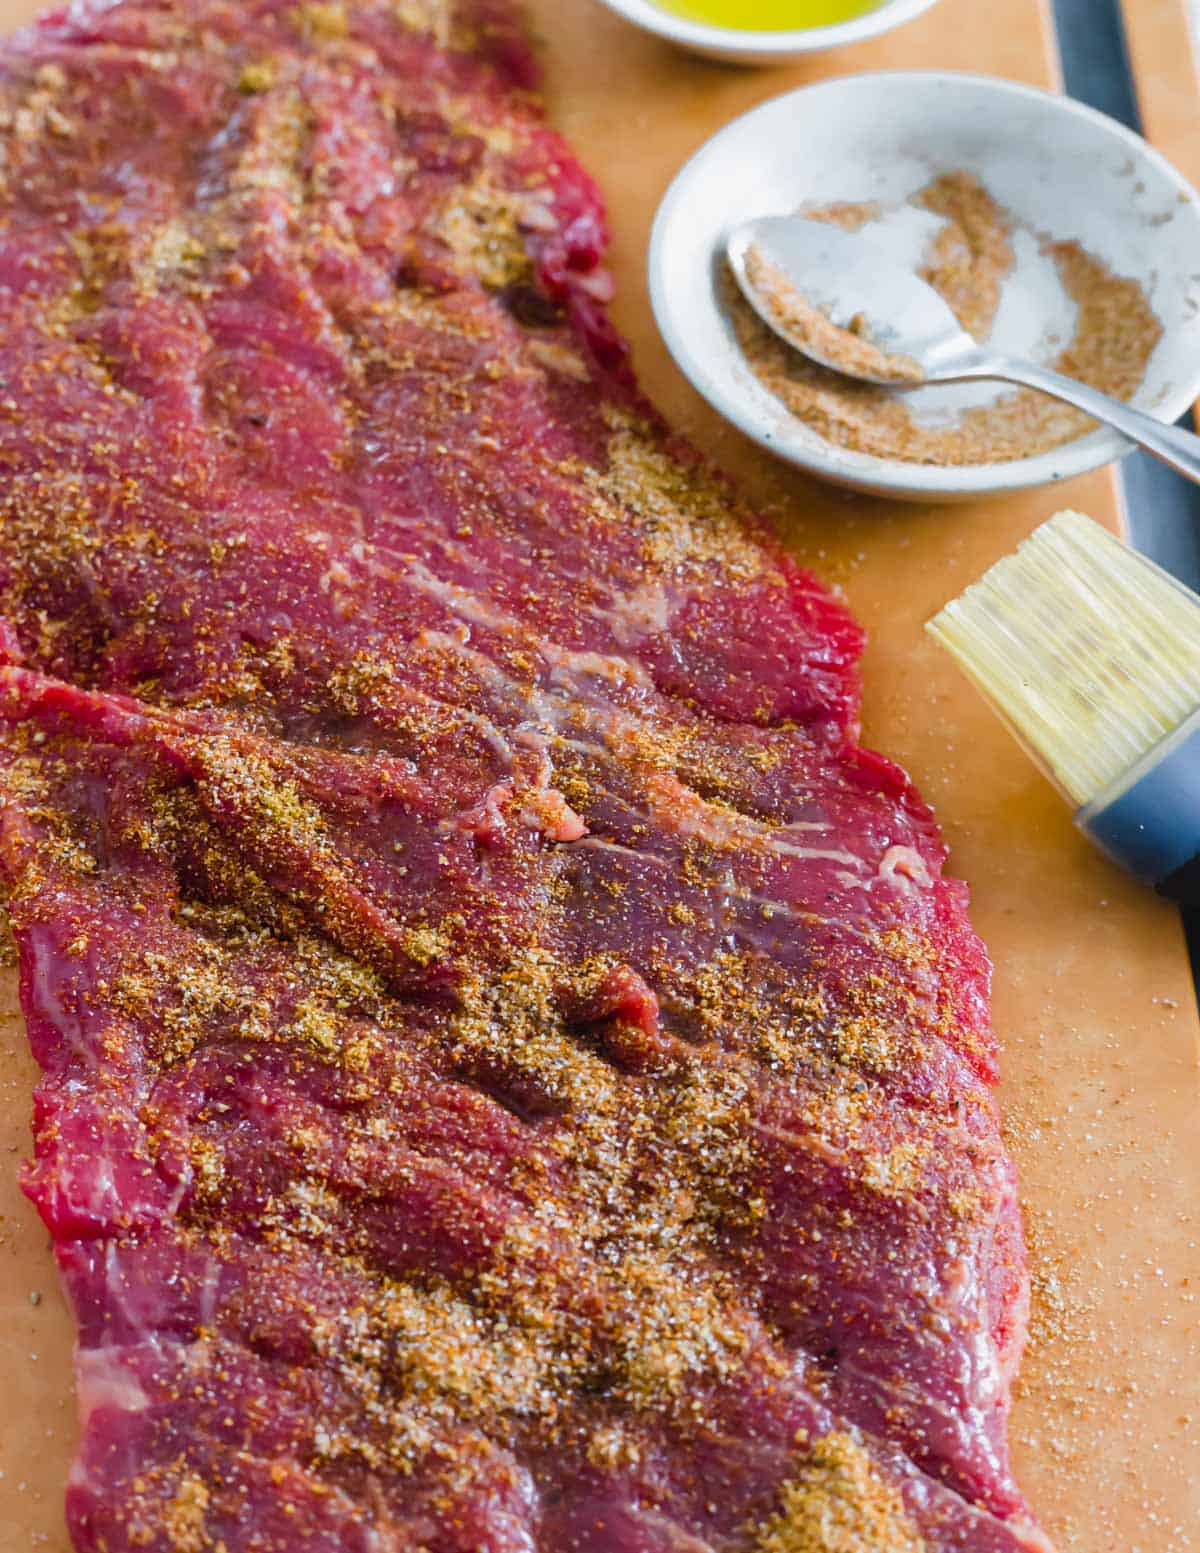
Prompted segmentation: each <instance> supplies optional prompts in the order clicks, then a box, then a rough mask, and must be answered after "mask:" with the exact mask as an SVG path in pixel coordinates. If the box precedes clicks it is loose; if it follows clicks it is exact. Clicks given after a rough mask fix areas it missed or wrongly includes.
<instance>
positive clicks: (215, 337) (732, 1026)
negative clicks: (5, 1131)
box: [0, 0, 1047, 1553]
mask: <svg viewBox="0 0 1200 1553" xmlns="http://www.w3.org/2000/svg"><path fill="white" fill-rule="evenodd" d="M533 80H534V70H533V65H532V61H531V56H530V54H529V52H528V49H527V46H526V43H525V41H524V38H523V35H522V33H521V31H520V29H519V27H518V26H517V25H516V23H515V21H514V19H513V16H512V14H511V13H510V10H509V7H508V4H507V0H462V3H459V4H456V5H450V4H448V3H443V0H358V3H355V4H345V5H343V4H339V3H333V4H315V3H314V4H299V5H297V4H294V3H288V4H284V3H280V0H237V3H234V0H227V3H226V0H118V3H115V4H113V3H107V4H105V3H99V0H91V3H85V4H81V5H77V6H74V7H72V8H71V9H70V10H68V11H63V12H59V13H54V14H52V15H50V16H48V17H47V18H46V19H45V20H44V21H43V22H42V23H41V24H40V25H39V26H38V27H36V28H35V29H31V30H29V31H28V32H26V33H24V34H22V35H20V36H19V37H18V38H17V39H15V40H13V41H11V42H10V43H8V44H7V45H6V46H5V48H4V51H3V54H2V55H0V524H2V527H0V612H2V613H3V615H4V617H5V619H6V621H7V624H6V625H5V626H4V627H3V631H2V634H0V658H2V666H0V796H2V803H3V808H2V818H3V823H2V828H0V856H2V860H3V866H4V869H5V872H6V874H7V877H8V879H9V883H10V892H11V896H10V901H9V912H10V916H11V919H12V925H13V931H14V934H15V937H16V942H17V945H18V949H19V953H20V966H21V998H22V1005H23V1008H24V1011H25V1015H26V1020H27V1023H28V1028H29V1035H30V1040H31V1042H32V1045H33V1048H34V1051H35V1053H36V1055H37V1058H38V1060H39V1062H40V1063H41V1065H42V1067H43V1069H44V1078H43V1080H42V1083H41V1085H40V1087H39V1090H38V1094H37V1101H36V1160H35V1162H34V1163H33V1165H32V1166H31V1167H30V1169H29V1171H28V1174H27V1178H26V1184H27V1189H28V1191H29V1193H30V1196H31V1197H32V1198H33V1200H34V1201H35V1202H36V1204H37V1205H38V1207H39V1209H40V1211H41V1213H42V1216H43V1218H44V1220H45V1222H46V1224H47V1226H48V1228H49V1230H50V1232H51V1235H52V1236H53V1239H54V1245H55V1249H56V1253H57V1256H58V1260H59V1265H60V1267H61V1270H62V1276H63V1281H64V1285H65V1288H66V1291H67V1294H68V1297H69V1299H70V1301H71V1304H72V1307H73V1309H74V1311H75V1315H76V1319H77V1322H78V1328H79V1352H78V1389H79V1401H80V1410H81V1418H82V1423H83V1432H82V1441H81V1446H80V1453H79V1458H78V1460H77V1462H76V1465H75V1468H74V1470H73V1472H72V1475H71V1480H70V1484H69V1487H68V1515H69V1520H70V1525H71V1531H72V1535H73V1537H74V1541H75V1546H76V1548H77V1549H79V1550H89V1553H92V1550H94V1553H125V1550H134V1549H142V1550H146V1549H148V1550H151V1553H168V1550H170V1553H210V1550H211V1553H252V1550H253V1553H335V1550H336V1553H358V1550H361V1553H668V1550H669V1553H706V1550H712V1553H857V1550H859V1549H862V1550H864V1553H866V1550H872V1553H874V1550H878V1553H922V1550H925V1553H949V1550H963V1553H1017V1550H1021V1549H1024V1550H1035V1549H1038V1550H1044V1549H1045V1548H1046V1546H1047V1545H1046V1543H1045V1541H1044V1539H1043V1538H1042V1536H1041V1534H1040V1533H1039V1532H1038V1531H1037V1530H1036V1529H1035V1527H1034V1526H1033V1524H1032V1521H1031V1520H1030V1517H1029V1515H1028V1513H1027V1511H1026V1509H1025V1507H1024V1505H1023V1502H1022V1500H1021V1496H1020V1493H1019V1491H1018V1489H1017V1488H1016V1486H1015V1484H1014V1483H1013V1481H1012V1477H1011V1473H1010V1470H1009V1465H1008V1457H1007V1447H1006V1439H1005V1433H1006V1423H1007V1415H1008V1408H1009V1388H1010V1382H1011V1379H1012V1376H1013V1372H1014V1370H1015V1367H1016V1364H1017V1362H1018V1359H1019V1355H1020V1349H1021V1344H1022V1339H1023V1334H1024V1326H1025V1317H1026V1305H1027V1276H1026V1262H1025V1254H1024V1249H1023V1244H1022V1237H1021V1227H1020V1220H1019V1213H1018V1208H1017V1201H1016V1195H1015V1188H1014V1180H1013V1171H1012V1166H1011V1163H1010V1161H1009V1160H1008V1158H1007V1156H1006V1154H1005V1151H1004V1149H1003V1147H1002V1144H1001V1141H1000V1135H999V1126H998V1119H997V1112H996V1106H995V1101H994V1097H993V1087H994V1083H995V1076H996V1074H995V1047H994V1041H993V1038H992V1035H991V1033H990V1030H989V1025H988V1012H987V992H988V988H987V980H988V965H987V960H986V956H985V954H984V952H983V949H982V947H981V945H980V944H979V942H978V940H977V939H976V937H975V936H974V934H973V932H972V930H971V928H970V926H969V923H968V921H967V917H966V910H965V892H964V890H963V887H962V886H961V885H959V884H957V883H955V882H954V881H952V880H947V879H946V878H944V877H943V875H942V866H943V861H944V849H943V846H942V843H941V840H940V838H939V835H938V832H937V829H936V826H935V823H934V821H933V818H932V816H931V815H930V813H929V811H928V809H927V808H926V806H925V805H924V804H923V802H922V801H921V799H920V798H919V796H918V795H917V794H916V792H915V791H914V790H913V788H912V786H911V784H910V783H909V781H908V779H907V778H906V777H905V775H904V773H903V772H901V771H900V770H899V769H898V768H896V767H895V766H894V765H892V764H890V763H889V762H888V761H886V760H884V759H883V758H881V757H880V756H877V755H874V754H871V753H869V752H867V751H865V750H863V749H861V748H860V747H859V745H858V743H857V721H856V719H857V705H858V684H857V671H856V661H857V657H858V653H859V650H860V646H861V641H860V633H859V630H858V628H857V626H856V625H855V624H854V622H853V621H852V620H851V619H850V618H849V617H848V615H847V614H846V612H845V610H844V609H843V607H842V605H841V604H840V603H839V602H838V601H837V600H836V599H835V598H833V597H832V596H831V595H830V594H829V593H828V592H826V591H825V590H824V589H823V588H822V587H821V585H820V584H819V583H818V582H816V581H815V580H814V579H813V578H812V577H811V576H809V575H808V574H807V573H805V572H804V571H802V570H800V569H799V568H798V567H797V566H796V565H795V564H794V563H793V562H792V561H791V560H789V559H788V558H787V557H786V556H785V555H784V554H783V553H782V552H781V551H780V549H779V548H778V546H777V545H776V543H775V541H774V540H773V538H772V537H771V535H770V533H769V531H768V530H767V529H766V528H765V527H764V526H763V525H762V524H761V523H760V522H758V520H756V519H755V518H754V517H753V516H752V515H750V514H747V513H746V512H744V511H743V510H741V509H740V508H739V507H738V505H737V502H736V499H735V498H734V496H733V494H732V493H731V492H730V491H729V490H728V488H727V487H726V486H725V485H724V483H723V482H722V481H721V480H720V478H719V477H718V476H716V475H714V474H713V473H712V472H711V471H710V470H709V469H708V468H707V467H706V466H705V465H704V464H703V462H702V461H701V460H700V459H699V458H698V457H697V455H696V454H695V453H694V452H693V451H692V450H691V449H689V448H688V447H686V446H685V445H683V444H682V443H681V442H679V440H678V439H675V438H673V437H672V436H671V435H670V434H669V432H668V431H667V429H666V428H665V427H664V426H663V425H662V424H661V422H660V421H659V420H658V418H657V417H656V416H655V414H654V412H653V411H652V410H651V408H650V407H649V406H648V405H647V404H646V403H645V402H644V401H643V400H642V399H641V398H640V397H639V395H638V393H637V390H636V386H635V385H634V383H633V380H632V376H631V374H630V371H629V368H628V365H627V361H626V356H625V351H624V348H623V346H622V344H621V342H620V340H619V339H618V338H617V337H616V335H615V334H614V332H613V330H612V328H611V326H610V324H609V323H608V321H607V318H606V316H605V312H604V302H605V300H606V298H607V295H608V291H609V283H608V280H607V277H606V275H605V273H604V271H603V270H602V268H601V267H600V266H601V263H602V258H603V249H604V241H605V232H604V217H603V212H602V210H601V207H600V204H599V201H598V198H597V195H596V192H595V190H594V188H593V186H592V184H591V182H590V181H589V179H588V178H587V176H586V174H585V173H584V172H583V171H582V170H581V169H580V167H579V166H578V164H577V163H576V162H575V161H574V160H573V159H572V157H571V155H570V152H569V151H568V149H567V148H566V147H565V146H564V145H563V144H562V142H561V141H559V140H558V139H557V138H556V137H555V136H554V134H553V133H552V132H551V131H550V130H549V129H548V128H547V127H546V125H545V124H544V122H543V121H542V119H541V117H540V114H539V110H538V107H537V103H536V100H535V99H534V97H533V96H532V95H531V87H532V83H533Z"/></svg>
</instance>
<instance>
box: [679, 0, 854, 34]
mask: <svg viewBox="0 0 1200 1553" xmlns="http://www.w3.org/2000/svg"><path fill="white" fill-rule="evenodd" d="M880 3H881V0H655V4H656V5H657V6H658V8H659V9H660V10H662V11H666V12H667V13H668V15H670V16H680V17H682V18H683V19H684V20H685V21H689V22H707V23H708V25H709V26H710V27H729V28H733V29H735V30H738V31H741V32H794V31H797V30H798V29H799V28H802V27H830V26H832V25H834V24H835V23H836V22H848V21H853V19H854V18H855V17H856V16H865V15H866V14H867V12H868V11H874V10H877V9H878V8H879V5H880Z"/></svg>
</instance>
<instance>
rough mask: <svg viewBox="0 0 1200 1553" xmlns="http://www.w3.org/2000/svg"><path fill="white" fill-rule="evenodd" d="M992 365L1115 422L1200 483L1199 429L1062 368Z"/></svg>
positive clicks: (1000, 373)
mask: <svg viewBox="0 0 1200 1553" xmlns="http://www.w3.org/2000/svg"><path fill="white" fill-rule="evenodd" d="M988 365H989V367H990V368H991V369H992V370H994V372H995V375H996V376H997V377H999V378H1002V379H1003V380H1004V381H1005V382H1006V383H1020V384H1022V385H1023V386H1024V387H1025V388H1036V389H1038V390H1040V392H1042V393H1043V394H1050V395H1052V396H1053V397H1054V398H1055V399H1062V400H1064V401H1065V402H1066V403H1067V404H1073V405H1074V406H1075V408H1076V409H1077V410H1082V411H1083V412H1084V414H1085V415H1090V416H1091V417H1092V419H1093V420H1097V421H1102V422H1103V423H1104V424H1105V425H1106V426H1111V427H1112V428H1113V430H1114V431H1119V432H1120V433H1121V435H1122V436H1123V437H1128V438H1129V440H1130V442H1136V443H1137V445H1138V446H1139V447H1143V448H1145V450H1146V452H1147V453H1153V454H1154V456H1155V458H1161V459H1162V461H1163V463H1164V464H1170V466H1171V468H1172V469H1177V470H1178V471H1179V473H1180V474H1181V475H1186V476H1187V478H1188V479H1189V480H1193V481H1195V483H1196V484H1197V485H1200V437H1198V436H1196V434H1195V432H1191V431H1184V430H1183V429H1182V428H1181V427H1179V426H1167V425H1164V423H1163V422H1162V421H1156V420H1155V419H1154V417H1153V416H1152V415H1147V414H1146V413H1145V412H1144V411H1142V410H1133V409H1131V408H1130V407H1129V405H1127V404H1122V403H1121V401H1120V400H1119V399H1112V398H1110V397H1109V395H1108V394H1102V393H1100V392H1098V390H1096V389H1094V388H1088V386H1087V385H1086V384H1085V383H1077V382H1076V381H1075V379H1074V378H1071V377H1064V376H1063V374H1062V373H1061V372H1053V371H1051V370H1050V368H1049V367H1040V366H1038V365H1037V364H1036V363H1035V362H1032V361H1014V360H1012V359H1011V358H1009V357H1003V358H989V362H988Z"/></svg>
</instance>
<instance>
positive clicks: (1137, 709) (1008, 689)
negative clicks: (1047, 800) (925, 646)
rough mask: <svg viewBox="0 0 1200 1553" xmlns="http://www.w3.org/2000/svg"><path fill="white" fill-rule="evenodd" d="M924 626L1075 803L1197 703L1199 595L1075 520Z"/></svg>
mask: <svg viewBox="0 0 1200 1553" xmlns="http://www.w3.org/2000/svg"><path fill="white" fill-rule="evenodd" d="M926 629H927V630H928V631H929V632H930V633H931V634H932V635H933V636H935V637H936V638H937V640H938V641H939V642H941V643H942V645H943V646H944V647H946V648H947V649H948V650H949V651H950V652H951V653H952V654H953V656H954V657H955V659H957V661H958V663H959V665H960V666H961V667H962V669H963V670H964V671H965V672H966V674H967V675H968V677H969V678H970V679H972V680H973V681H974V682H975V684H976V685H977V686H978V687H979V689H980V690H982V692H983V693H984V695H985V696H986V697H987V698H988V699H989V700H990V701H991V702H992V704H993V706H994V707H995V708H996V710H997V711H998V712H999V713H1000V714H1001V716H1002V717H1003V718H1004V719H1005V720H1006V721H1007V722H1008V724H1009V726H1010V727H1011V728H1012V730H1013V732H1014V733H1015V734H1016V735H1017V737H1018V738H1019V739H1020V740H1021V742H1022V743H1023V744H1024V745H1025V746H1026V748H1027V749H1028V750H1029V752H1030V754H1032V755H1033V756H1034V758H1035V759H1036V760H1037V761H1038V763H1039V764H1040V765H1041V766H1042V768H1043V769H1044V770H1045V772H1046V774H1047V775H1048V776H1049V777H1050V778H1051V780H1053V781H1054V782H1055V783H1057V785H1058V786H1059V787H1060V788H1061V789H1062V790H1063V792H1064V793H1065V794H1066V796H1067V798H1068V799H1069V800H1070V802H1071V803H1073V804H1074V805H1075V806H1076V807H1082V806H1083V805H1085V804H1087V803H1090V802H1092V801H1093V800H1094V799H1096V798H1098V797H1100V795H1101V794H1103V793H1105V792H1106V791H1107V790H1108V789H1109V788H1110V787H1111V786H1112V785H1113V784H1114V783H1115V782H1118V781H1119V780H1120V779H1121V778H1122V777H1123V776H1125V775H1126V773H1127V772H1129V771H1130V770H1131V769H1132V767H1133V766H1134V765H1135V764H1136V762H1137V761H1139V760H1140V759H1141V758H1142V756H1144V755H1145V754H1146V753H1147V752H1148V751H1149V750H1151V749H1153V747H1154V746H1155V745H1156V744H1158V743H1159V741H1160V740H1161V739H1163V738H1165V737H1166V736H1167V735H1168V734H1170V733H1172V732H1174V730H1175V729H1176V728H1178V727H1179V725H1180V724H1181V723H1182V722H1183V721H1184V720H1185V719H1186V718H1188V717H1189V716H1191V714H1192V713H1193V712H1194V711H1195V710H1196V709H1197V707H1200V598H1197V596H1196V595H1195V594H1193V593H1191V592H1190V591H1189V590H1188V589H1187V588H1185V587H1184V586H1183V585H1182V583H1179V582H1176V580H1175V579H1174V578H1173V577H1171V576H1169V575H1168V574H1167V573H1166V572H1164V571H1163V570H1162V568H1161V567H1159V566H1156V565H1155V564H1154V562H1153V561H1148V560H1147V559H1146V558H1145V556H1141V555H1138V554H1137V552H1136V551H1133V550H1130V549H1129V548H1128V547H1127V546H1125V545H1123V544H1121V543H1120V541H1119V540H1117V539H1114V538H1113V536H1112V535H1111V534H1109V533H1108V532H1107V531H1106V530H1105V529H1102V528H1101V527H1100V525H1099V524H1098V523H1093V522H1092V520H1091V519H1090V518H1085V517H1083V516H1082V515H1081V514H1079V513H1077V512H1060V513H1059V514H1058V516H1057V517H1055V518H1051V520H1050V522H1049V523H1044V524H1043V525H1042V527H1041V528H1039V529H1037V530H1036V532H1035V533H1034V534H1032V535H1031V536H1030V538H1029V539H1027V540H1026V541H1025V543H1024V544H1023V545H1021V547H1020V548H1019V549H1018V551H1017V553H1016V554H1015V555H1012V556H1009V557H1007V558H1006V559H1005V560H1003V561H999V562H997V564H996V565H995V566H993V567H992V569H991V571H989V572H988V573H987V574H986V575H985V576H984V577H982V578H981V579H980V581H979V582H977V583H975V584H974V585H973V586H971V587H970V588H968V589H967V591H966V592H965V593H964V594H963V596H962V597H961V598H960V599H956V600H955V601H954V602H953V603H951V604H947V606H946V607H945V609H943V610H942V612H941V613H940V614H939V615H937V616H936V617H935V618H934V619H933V620H931V621H930V622H929V624H928V626H927V627H926Z"/></svg>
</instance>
